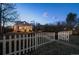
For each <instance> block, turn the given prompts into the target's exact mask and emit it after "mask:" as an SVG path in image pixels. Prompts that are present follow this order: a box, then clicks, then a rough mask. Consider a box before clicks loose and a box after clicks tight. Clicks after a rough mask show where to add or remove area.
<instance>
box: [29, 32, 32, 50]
mask: <svg viewBox="0 0 79 59" xmlns="http://www.w3.org/2000/svg"><path fill="white" fill-rule="evenodd" d="M29 36H30V37H29V41H30V42H29V46H30V49H29V50H30V51H31V38H32V37H31V34H30V35H29Z"/></svg>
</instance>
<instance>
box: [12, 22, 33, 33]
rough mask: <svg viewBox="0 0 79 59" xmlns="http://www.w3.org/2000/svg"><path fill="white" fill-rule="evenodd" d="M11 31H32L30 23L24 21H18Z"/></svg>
mask: <svg viewBox="0 0 79 59" xmlns="http://www.w3.org/2000/svg"><path fill="white" fill-rule="evenodd" d="M13 32H32V25H31V24H29V23H27V22H25V21H24V22H21V21H18V22H16V24H14V26H13Z"/></svg>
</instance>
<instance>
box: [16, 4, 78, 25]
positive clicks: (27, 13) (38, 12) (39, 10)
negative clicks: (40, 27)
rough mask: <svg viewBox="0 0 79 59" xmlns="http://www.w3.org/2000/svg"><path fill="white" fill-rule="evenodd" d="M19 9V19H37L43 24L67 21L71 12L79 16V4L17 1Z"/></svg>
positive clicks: (28, 20) (29, 20)
mask: <svg viewBox="0 0 79 59" xmlns="http://www.w3.org/2000/svg"><path fill="white" fill-rule="evenodd" d="M16 7H17V11H18V13H19V14H20V17H19V20H22V21H27V22H31V21H35V22H38V23H41V24H46V23H52V24H55V23H56V22H58V21H59V22H61V21H65V19H66V16H67V14H68V13H69V12H73V13H76V14H77V15H78V16H79V4H68V3H67V4H66V3H65V4H64V3H63V4H62V3H60V4H59V3H57V4H56V3H55V4H54V3H35V4H34V3H25V4H24V3H21V4H20V3H17V4H16Z"/></svg>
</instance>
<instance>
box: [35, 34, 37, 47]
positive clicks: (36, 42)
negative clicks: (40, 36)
mask: <svg viewBox="0 0 79 59" xmlns="http://www.w3.org/2000/svg"><path fill="white" fill-rule="evenodd" d="M36 48H37V34H36V33H35V49H36Z"/></svg>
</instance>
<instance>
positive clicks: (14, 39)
mask: <svg viewBox="0 0 79 59" xmlns="http://www.w3.org/2000/svg"><path fill="white" fill-rule="evenodd" d="M16 40H17V38H16V35H15V39H14V51H15V53H14V54H15V55H16Z"/></svg>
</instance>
